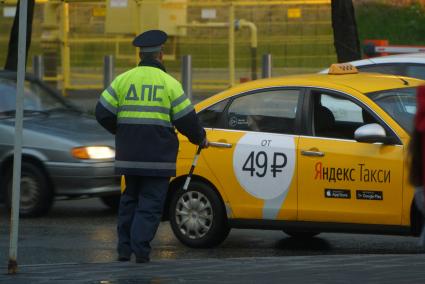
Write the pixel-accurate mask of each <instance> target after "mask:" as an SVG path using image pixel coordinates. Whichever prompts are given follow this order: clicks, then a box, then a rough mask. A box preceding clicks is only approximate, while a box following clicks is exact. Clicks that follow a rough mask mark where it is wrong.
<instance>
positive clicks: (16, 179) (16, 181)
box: [7, 0, 28, 274]
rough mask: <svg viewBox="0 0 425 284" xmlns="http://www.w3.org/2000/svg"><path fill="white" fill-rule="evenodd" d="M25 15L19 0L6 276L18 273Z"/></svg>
mask: <svg viewBox="0 0 425 284" xmlns="http://www.w3.org/2000/svg"><path fill="white" fill-rule="evenodd" d="M27 14H28V1H27V0H21V2H20V5H19V37H18V72H17V78H16V89H17V93H16V112H15V149H14V156H13V185H12V208H11V219H10V228H11V231H10V245H9V263H8V266H7V273H8V274H16V272H17V271H18V262H17V256H18V228H19V202H20V195H21V162H22V161H21V159H22V125H23V106H24V81H25V57H26V56H25V54H26V50H25V48H26V45H27V42H26V41H27V39H26V38H27Z"/></svg>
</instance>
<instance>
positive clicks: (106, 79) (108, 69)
mask: <svg viewBox="0 0 425 284" xmlns="http://www.w3.org/2000/svg"><path fill="white" fill-rule="evenodd" d="M114 71H115V66H114V57H113V56H112V55H105V57H104V58H103V86H104V88H105V89H106V88H107V87H109V85H110V84H111V82H112V80H113V79H114V73H115V72H114Z"/></svg>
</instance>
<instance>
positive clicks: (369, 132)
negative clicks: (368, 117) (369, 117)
mask: <svg viewBox="0 0 425 284" xmlns="http://www.w3.org/2000/svg"><path fill="white" fill-rule="evenodd" d="M354 139H356V141H358V142H365V143H377V142H379V143H383V144H392V143H393V140H394V139H392V138H391V137H388V136H387V134H386V132H385V129H384V128H383V127H382V126H381V125H379V124H377V123H370V124H366V125H363V126H360V127H359V128H357V129H356V131H354Z"/></svg>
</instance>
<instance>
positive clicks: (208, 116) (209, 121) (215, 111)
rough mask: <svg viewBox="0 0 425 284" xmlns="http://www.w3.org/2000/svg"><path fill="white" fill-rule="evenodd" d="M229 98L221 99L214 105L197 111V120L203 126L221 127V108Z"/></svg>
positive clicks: (222, 108)
mask: <svg viewBox="0 0 425 284" xmlns="http://www.w3.org/2000/svg"><path fill="white" fill-rule="evenodd" d="M228 101H229V100H224V101H221V102H219V103H217V104H215V105H212V106H210V107H209V108H206V109H204V110H202V111H201V112H199V113H198V117H199V120H200V121H201V125H202V126H203V127H211V128H221V127H223V125H222V124H223V123H222V114H223V110H224V108H225V107H226V105H227V102H228Z"/></svg>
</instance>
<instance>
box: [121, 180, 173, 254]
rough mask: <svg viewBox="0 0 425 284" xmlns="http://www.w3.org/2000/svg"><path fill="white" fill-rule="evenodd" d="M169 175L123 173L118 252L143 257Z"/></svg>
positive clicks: (155, 223) (160, 207)
mask: <svg viewBox="0 0 425 284" xmlns="http://www.w3.org/2000/svg"><path fill="white" fill-rule="evenodd" d="M169 180H170V178H169V177H147V176H132V175H126V176H125V182H126V189H125V191H124V193H123V194H122V196H121V201H120V207H119V212H118V227H117V229H118V248H117V249H118V254H119V255H120V256H125V257H130V256H131V254H132V253H134V254H135V255H136V258H147V259H149V254H150V251H151V246H150V242H151V241H152V240H153V238H154V237H155V234H156V231H157V229H158V226H159V223H160V222H161V216H162V211H163V208H164V202H165V199H166V196H167V190H168V185H169Z"/></svg>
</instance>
